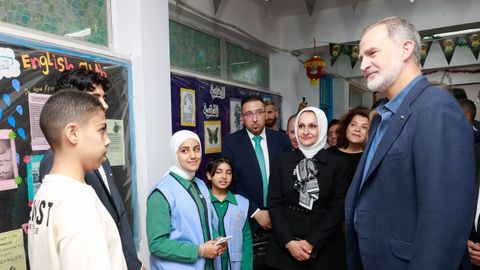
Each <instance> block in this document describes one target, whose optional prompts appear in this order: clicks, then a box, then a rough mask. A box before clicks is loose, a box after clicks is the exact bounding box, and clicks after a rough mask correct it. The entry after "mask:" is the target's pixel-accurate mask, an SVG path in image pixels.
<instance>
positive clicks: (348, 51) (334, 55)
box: [329, 32, 480, 68]
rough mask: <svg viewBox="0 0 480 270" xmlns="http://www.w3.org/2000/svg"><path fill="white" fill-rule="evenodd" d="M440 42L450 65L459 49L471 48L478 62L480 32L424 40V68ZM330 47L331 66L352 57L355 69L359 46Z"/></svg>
mask: <svg viewBox="0 0 480 270" xmlns="http://www.w3.org/2000/svg"><path fill="white" fill-rule="evenodd" d="M435 41H438V42H439V43H440V47H441V48H442V51H443V55H444V56H445V58H446V59H447V63H448V64H449V65H450V61H451V60H452V56H453V53H454V52H455V49H456V48H457V46H458V47H469V48H470V50H471V51H472V53H473V56H474V57H475V60H478V55H479V53H480V32H478V33H473V34H469V35H464V36H456V37H448V38H442V39H432V40H423V41H422V47H421V49H420V64H421V65H422V67H423V64H424V63H425V60H426V59H427V56H428V53H429V52H430V47H431V45H432V42H435ZM329 47H330V56H331V58H330V65H331V66H333V65H334V64H335V62H336V61H337V59H338V57H340V55H342V54H343V55H347V56H349V57H350V64H351V66H352V68H353V67H355V64H356V63H357V61H358V58H359V48H358V44H335V43H329Z"/></svg>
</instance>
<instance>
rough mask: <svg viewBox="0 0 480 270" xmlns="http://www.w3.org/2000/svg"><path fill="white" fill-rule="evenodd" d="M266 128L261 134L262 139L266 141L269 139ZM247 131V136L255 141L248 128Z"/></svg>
mask: <svg viewBox="0 0 480 270" xmlns="http://www.w3.org/2000/svg"><path fill="white" fill-rule="evenodd" d="M265 129H266V128H265V127H263V130H262V133H260V135H259V136H260V137H262V139H264V140H266V139H267V132H266V131H265ZM245 130H246V131H247V134H248V137H249V138H250V140H253V137H255V135H253V133H251V132H250V131H249V130H248V129H247V128H245Z"/></svg>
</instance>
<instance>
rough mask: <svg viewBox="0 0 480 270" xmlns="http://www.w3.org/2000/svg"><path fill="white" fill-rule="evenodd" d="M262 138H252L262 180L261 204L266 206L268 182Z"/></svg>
mask: <svg viewBox="0 0 480 270" xmlns="http://www.w3.org/2000/svg"><path fill="white" fill-rule="evenodd" d="M262 139H263V138H262V137H261V136H258V135H257V136H254V137H253V140H254V141H255V155H256V156H257V161H258V165H259V166H260V171H261V172H262V182H263V206H264V207H266V206H267V192H268V182H267V166H266V165H265V157H264V156H263V150H262V145H260V141H261V140H262Z"/></svg>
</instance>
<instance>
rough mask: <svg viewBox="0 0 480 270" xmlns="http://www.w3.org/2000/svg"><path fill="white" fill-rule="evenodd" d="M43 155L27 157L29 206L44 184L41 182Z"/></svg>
mask: <svg viewBox="0 0 480 270" xmlns="http://www.w3.org/2000/svg"><path fill="white" fill-rule="evenodd" d="M42 158H43V155H31V156H29V157H27V159H28V160H26V163H27V179H28V183H27V186H28V201H29V204H30V203H31V202H32V201H33V198H34V197H35V194H37V191H38V189H39V188H40V185H41V184H42V182H41V181H40V180H41V179H40V162H41V161H42Z"/></svg>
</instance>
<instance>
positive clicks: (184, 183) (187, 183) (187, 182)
mask: <svg viewBox="0 0 480 270" xmlns="http://www.w3.org/2000/svg"><path fill="white" fill-rule="evenodd" d="M170 174H171V175H172V176H173V177H174V178H175V179H177V180H178V182H180V184H182V186H183V187H185V188H186V189H189V188H190V186H191V185H192V181H195V180H192V181H190V180H187V179H185V178H183V177H181V176H180V175H178V174H176V173H174V172H172V171H171V172H170Z"/></svg>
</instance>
